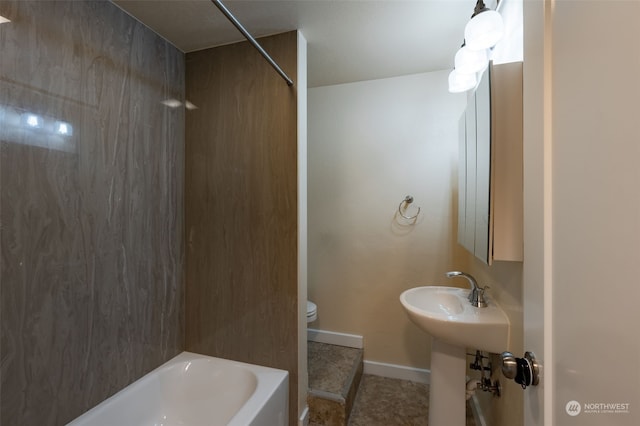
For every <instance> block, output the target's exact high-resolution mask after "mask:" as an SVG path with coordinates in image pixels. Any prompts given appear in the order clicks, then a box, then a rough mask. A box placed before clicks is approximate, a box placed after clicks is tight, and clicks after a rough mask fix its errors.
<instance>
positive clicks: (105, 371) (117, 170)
mask: <svg viewBox="0 0 640 426" xmlns="http://www.w3.org/2000/svg"><path fill="white" fill-rule="evenodd" d="M0 15H3V16H5V17H7V18H9V19H10V20H11V23H7V24H2V25H0V52H2V53H1V54H2V60H0V122H1V123H0V129H2V130H0V142H1V145H0V196H1V198H0V225H1V227H0V258H1V266H0V272H1V277H0V278H1V280H0V295H1V298H0V299H1V300H0V308H1V314H0V315H1V318H0V323H1V330H2V337H1V340H0V344H1V347H0V356H1V386H2V388H1V389H2V392H1V393H0V395H1V396H0V412H1V414H0V423H1V424H6V425H15V426H19V425H35V424H40V425H60V424H65V423H66V422H68V421H70V420H71V419H73V418H75V417H76V416H78V415H80V414H81V413H82V412H84V411H86V410H88V409H89V408H91V407H92V406H94V405H96V404H97V403H99V402H100V401H102V400H104V399H105V398H107V397H109V396H110V395H112V394H114V393H115V392H116V391H118V390H120V389H121V388H123V387H125V386H126V385H128V384H129V383H131V382H133V381H134V380H136V379H138V378H139V377H141V376H143V375H144V374H145V373H147V372H149V371H151V370H152V369H154V368H155V367H157V366H159V365H161V364H162V363H163V362H165V361H167V360H168V359H170V358H172V357H173V356H175V355H177V354H178V353H179V352H181V350H182V347H183V340H184V333H183V325H184V320H183V311H184V310H183V307H182V306H183V296H182V292H183V290H182V270H183V257H184V256H183V252H184V250H183V237H182V223H183V217H182V216H183V213H182V206H183V175H184V165H183V163H184V120H185V118H184V109H183V108H181V107H179V108H170V107H168V106H166V105H165V104H163V101H167V100H169V99H175V100H181V101H184V90H185V89H184V81H185V78H184V73H185V69H184V54H182V53H181V52H179V51H178V50H177V49H175V48H174V47H173V46H172V45H170V44H169V43H167V42H166V41H165V40H163V39H162V38H160V37H158V36H157V35H155V34H154V33H153V32H151V31H150V30H149V29H148V28H146V27H145V26H144V25H142V24H140V23H139V22H137V21H135V20H134V19H133V18H131V17H130V16H129V15H127V14H125V13H124V12H122V11H121V10H120V9H118V8H117V7H116V6H114V5H113V4H112V3H110V2H107V1H98V2H97V1H60V2H42V1H37V2H36V1H2V2H1V3H0Z"/></svg>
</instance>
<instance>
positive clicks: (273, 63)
mask: <svg viewBox="0 0 640 426" xmlns="http://www.w3.org/2000/svg"><path fill="white" fill-rule="evenodd" d="M211 2H212V3H213V4H215V5H216V6H217V7H218V9H220V12H222V13H223V15H224V16H226V17H227V19H228V20H229V21H230V22H231V23H232V24H233V25H234V26H235V27H236V28H237V29H238V31H240V32H241V33H242V35H243V36H244V37H245V38H246V39H247V40H248V41H249V43H251V44H252V45H253V47H255V48H256V49H257V50H258V52H260V54H261V55H262V56H263V57H264V58H265V59H266V60H267V62H269V64H270V65H271V66H272V67H273V69H275V70H276V71H277V72H278V74H280V76H281V77H282V78H283V79H284V80H285V81H286V82H287V85H289V86H293V80H291V79H290V78H289V76H288V75H287V74H286V73H285V72H284V71H282V68H280V66H279V65H278V64H277V63H276V61H274V60H273V59H272V58H271V56H269V54H268V53H267V52H266V51H265V50H264V49H263V48H262V46H260V43H258V42H257V41H256V39H255V38H253V36H252V35H251V34H249V32H248V31H247V30H246V29H245V28H244V27H243V26H242V24H241V23H240V22H238V20H237V19H236V17H235V16H233V14H232V13H231V12H230V11H229V9H227V7H226V6H225V5H224V4H222V1H220V0H211Z"/></svg>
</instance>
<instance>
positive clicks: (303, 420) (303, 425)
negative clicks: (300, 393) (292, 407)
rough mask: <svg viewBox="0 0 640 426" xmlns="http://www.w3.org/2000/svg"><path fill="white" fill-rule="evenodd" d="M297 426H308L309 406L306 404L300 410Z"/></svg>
mask: <svg viewBox="0 0 640 426" xmlns="http://www.w3.org/2000/svg"><path fill="white" fill-rule="evenodd" d="M298 426H309V406H308V405H306V406H305V407H304V410H302V414H300V419H299V420H298Z"/></svg>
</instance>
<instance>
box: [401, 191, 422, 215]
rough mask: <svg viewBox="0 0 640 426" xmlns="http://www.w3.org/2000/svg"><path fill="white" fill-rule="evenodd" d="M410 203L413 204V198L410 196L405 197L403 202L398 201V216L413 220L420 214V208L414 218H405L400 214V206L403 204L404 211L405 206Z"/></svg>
mask: <svg viewBox="0 0 640 426" xmlns="http://www.w3.org/2000/svg"><path fill="white" fill-rule="evenodd" d="M411 203H413V197H412V196H411V195H407V196H406V197H404V200H402V201H400V204H399V205H398V213H400V216H402V217H403V218H405V219H407V220H414V219H415V218H417V217H418V215H419V214H420V207H418V212H417V213H416V214H415V215H414V216H405V215H404V214H403V213H402V205H403V204H405V210H406V209H407V206H408V205H409V204H411Z"/></svg>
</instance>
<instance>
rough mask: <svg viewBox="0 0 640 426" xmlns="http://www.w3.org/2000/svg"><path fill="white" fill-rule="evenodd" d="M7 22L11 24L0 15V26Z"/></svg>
mask: <svg viewBox="0 0 640 426" xmlns="http://www.w3.org/2000/svg"><path fill="white" fill-rule="evenodd" d="M7 22H11V20H9V18H5V17H4V16H2V15H0V24H6V23H7Z"/></svg>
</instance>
